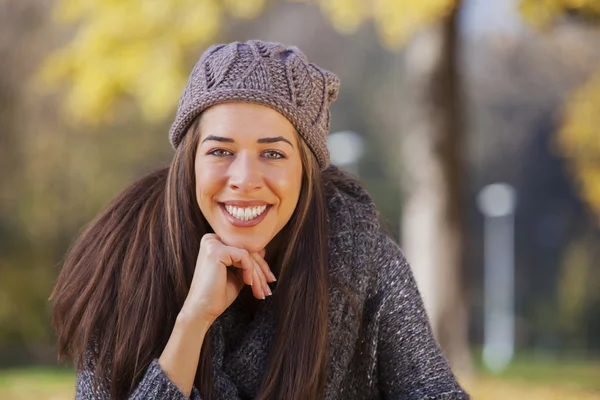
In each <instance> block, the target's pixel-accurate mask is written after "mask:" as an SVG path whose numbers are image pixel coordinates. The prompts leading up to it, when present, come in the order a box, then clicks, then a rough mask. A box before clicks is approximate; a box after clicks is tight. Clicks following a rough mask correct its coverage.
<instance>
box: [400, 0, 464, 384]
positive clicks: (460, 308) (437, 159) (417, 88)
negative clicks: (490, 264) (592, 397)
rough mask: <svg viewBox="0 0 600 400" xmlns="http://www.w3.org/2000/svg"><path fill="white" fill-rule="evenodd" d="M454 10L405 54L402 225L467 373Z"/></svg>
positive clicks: (447, 340) (448, 343)
mask: <svg viewBox="0 0 600 400" xmlns="http://www.w3.org/2000/svg"><path fill="white" fill-rule="evenodd" d="M457 3H458V2H457ZM459 8H460V5H458V4H457V6H456V8H455V9H454V10H453V12H451V13H450V14H449V15H448V16H447V17H446V18H444V19H442V20H441V21H440V22H439V23H437V24H435V25H432V26H430V27H427V28H425V29H424V30H422V31H420V32H419V33H417V34H416V35H415V37H414V38H413V40H412V41H411V43H410V44H409V45H408V47H407V48H406V51H405V58H404V59H405V66H404V67H405V68H404V79H405V80H406V82H405V85H404V87H405V92H404V93H403V103H404V104H403V105H402V131H403V134H402V136H401V139H400V140H401V148H402V164H403V168H402V182H401V187H402V190H403V198H404V202H403V204H404V206H403V210H402V222H401V230H402V247H403V249H404V251H405V252H406V255H407V258H408V260H409V262H410V263H411V266H412V268H413V271H414V274H415V279H416V280H417V285H418V286H419V289H420V291H421V294H422V296H423V299H424V301H425V307H426V309H427V312H428V315H429V318H430V320H431V323H432V326H433V330H434V334H435V336H436V338H437V340H438V342H439V343H440V345H441V347H442V349H443V351H444V353H445V355H446V357H447V358H448V359H449V360H450V362H451V364H452V367H453V368H454V369H455V370H456V371H460V372H468V371H470V369H471V363H470V356H469V346H468V315H467V308H466V302H465V297H466V296H465V291H464V288H463V279H462V275H463V274H462V273H463V253H464V251H463V249H464V236H465V234H464V229H465V228H464V222H463V219H462V217H463V213H462V210H463V207H462V191H463V181H462V178H463V164H462V161H463V155H462V152H463V147H464V146H463V135H462V131H461V126H460V125H461V121H460V112H461V109H460V104H461V101H460V93H459V76H458V71H457V61H458V52H459V48H458V21H457V17H458V10H459Z"/></svg>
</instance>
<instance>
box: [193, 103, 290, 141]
mask: <svg viewBox="0 0 600 400" xmlns="http://www.w3.org/2000/svg"><path fill="white" fill-rule="evenodd" d="M199 129H200V139H202V138H203V137H205V136H207V135H221V136H226V137H231V138H233V139H236V138H238V137H239V138H259V137H266V136H274V135H276V136H283V137H285V138H286V139H288V140H290V141H291V140H292V139H293V140H294V142H295V141H296V130H295V128H294V126H293V125H292V123H291V122H290V121H289V120H288V119H287V118H286V117H284V116H283V115H282V114H280V113H279V112H277V111H275V110H274V109H272V108H270V107H267V106H263V105H259V104H254V103H223V104H217V105H215V106H212V107H210V108H208V109H207V110H205V111H204V112H203V113H202V115H201V117H200V125H199Z"/></svg>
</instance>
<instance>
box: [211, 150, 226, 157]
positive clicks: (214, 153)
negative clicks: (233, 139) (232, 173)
mask: <svg viewBox="0 0 600 400" xmlns="http://www.w3.org/2000/svg"><path fill="white" fill-rule="evenodd" d="M207 154H209V155H211V156H215V157H226V156H230V155H232V153H231V152H230V151H229V150H225V149H214V150H211V151H209V152H208V153H207Z"/></svg>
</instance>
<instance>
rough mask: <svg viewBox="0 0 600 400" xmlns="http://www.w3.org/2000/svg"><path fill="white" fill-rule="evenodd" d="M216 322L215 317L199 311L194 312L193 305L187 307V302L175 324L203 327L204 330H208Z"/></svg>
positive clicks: (196, 327)
mask: <svg viewBox="0 0 600 400" xmlns="http://www.w3.org/2000/svg"><path fill="white" fill-rule="evenodd" d="M213 322H214V319H213V318H209V317H208V316H205V315H200V314H199V313H197V312H194V311H193V310H192V309H191V307H186V306H185V304H184V305H183V307H182V308H181V310H180V311H179V314H177V319H176V322H175V324H176V325H182V326H186V327H193V328H195V329H201V330H203V331H208V328H210V326H211V325H212V323H213Z"/></svg>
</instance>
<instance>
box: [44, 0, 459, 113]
mask: <svg viewBox="0 0 600 400" xmlns="http://www.w3.org/2000/svg"><path fill="white" fill-rule="evenodd" d="M304 1H305V2H308V3H317V4H318V5H319V6H320V7H321V9H322V10H323V12H324V14H326V15H327V16H328V17H329V18H330V20H331V21H332V23H333V25H334V26H335V27H336V28H337V29H339V30H340V31H342V32H351V31H353V30H355V29H356V28H357V27H358V26H359V25H361V23H362V22H363V21H365V20H367V19H373V20H374V21H375V23H376V26H377V27H378V31H379V33H380V36H381V40H382V43H383V44H384V45H386V46H388V47H390V48H395V47H398V46H399V45H402V44H404V43H405V42H406V41H407V40H408V38H409V37H410V35H411V34H412V33H413V32H414V31H415V30H417V29H418V28H419V27H422V26H423V25H425V24H428V23H431V22H434V21H436V20H438V19H439V18H440V17H442V16H443V15H445V14H446V13H448V12H449V11H451V9H452V7H453V6H454V5H455V4H456V1H455V0H428V1H420V2H413V1H410V0H400V1H398V0H375V1H367V0H304ZM264 7H265V0H225V1H220V0H171V1H164V2H147V1H142V0H133V1H125V2H123V1H117V0H111V1H102V0H90V1H85V2H81V1H78V0H60V1H58V3H57V6H56V8H55V11H54V14H55V21H56V22H57V23H58V24H59V25H61V26H71V27H73V28H74V29H75V34H74V35H73V38H72V39H71V40H70V41H69V42H68V43H67V44H66V45H65V46H64V47H62V48H60V49H58V50H56V51H55V52H54V53H53V54H51V55H50V57H48V59H47V60H46V61H45V63H44V64H43V65H42V68H41V71H40V74H39V78H41V82H43V83H45V84H46V85H49V86H56V85H59V84H66V85H67V87H68V91H67V94H66V99H65V102H64V108H65V111H66V112H67V115H68V116H69V117H70V118H71V119H72V120H73V121H75V122H77V123H89V124H92V125H94V124H98V123H102V122H106V121H111V120H114V118H115V113H116V112H117V110H119V108H120V106H122V105H123V102H122V101H119V100H124V99H127V98H130V99H132V100H133V101H134V103H135V104H137V105H139V108H140V109H141V110H142V112H143V115H144V117H145V118H146V119H147V120H148V121H156V120H161V119H164V118H165V117H166V116H167V115H168V114H169V113H170V112H172V110H173V108H174V107H175V105H176V104H177V100H178V97H179V95H180V92H181V89H182V88H183V86H184V84H185V80H186V79H187V76H188V73H189V62H188V59H187V57H188V56H189V55H190V54H192V53H194V54H195V53H196V52H197V49H198V47H201V46H203V45H206V44H207V43H208V42H209V41H210V40H211V39H213V38H214V37H215V36H216V34H217V32H218V30H219V28H220V27H221V25H222V23H223V19H224V17H225V16H226V15H230V16H232V17H235V18H254V17H256V16H257V15H258V14H259V13H260V12H261V11H262V10H263V9H264ZM199 21H201V22H202V23H199Z"/></svg>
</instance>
